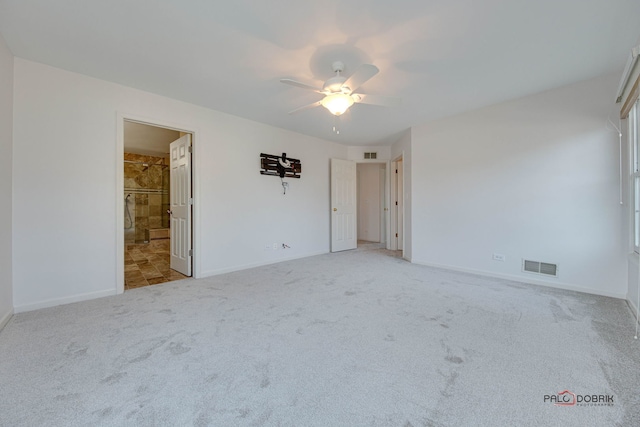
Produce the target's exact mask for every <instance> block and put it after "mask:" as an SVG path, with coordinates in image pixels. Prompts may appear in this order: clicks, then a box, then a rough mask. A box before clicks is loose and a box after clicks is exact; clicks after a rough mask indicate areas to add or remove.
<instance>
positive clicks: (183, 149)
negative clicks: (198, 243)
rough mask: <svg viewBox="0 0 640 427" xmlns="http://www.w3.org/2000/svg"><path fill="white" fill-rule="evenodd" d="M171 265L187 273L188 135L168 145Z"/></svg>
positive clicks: (189, 241)
mask: <svg viewBox="0 0 640 427" xmlns="http://www.w3.org/2000/svg"><path fill="white" fill-rule="evenodd" d="M170 156H171V159H170V162H169V165H170V167H171V175H170V178H169V181H170V182H171V187H170V193H169V200H170V204H171V206H170V214H171V268H172V269H174V270H176V271H179V272H180V273H182V274H184V275H185V276H191V255H192V254H191V204H192V203H193V200H192V199H191V135H189V134H187V135H184V136H183V137H180V138H179V139H177V140H175V141H173V142H172V143H171V145H170Z"/></svg>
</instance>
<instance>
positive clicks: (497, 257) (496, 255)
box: [493, 254, 506, 261]
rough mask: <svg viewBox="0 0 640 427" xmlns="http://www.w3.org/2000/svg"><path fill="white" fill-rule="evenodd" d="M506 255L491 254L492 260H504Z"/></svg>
mask: <svg viewBox="0 0 640 427" xmlns="http://www.w3.org/2000/svg"><path fill="white" fill-rule="evenodd" d="M505 259H506V257H505V256H504V255H502V254H493V260H494V261H504V260H505Z"/></svg>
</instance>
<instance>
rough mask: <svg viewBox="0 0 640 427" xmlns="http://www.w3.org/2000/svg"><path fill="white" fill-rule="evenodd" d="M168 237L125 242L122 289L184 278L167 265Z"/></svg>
mask: <svg viewBox="0 0 640 427" xmlns="http://www.w3.org/2000/svg"><path fill="white" fill-rule="evenodd" d="M169 243H170V240H169V239H163V240H152V241H151V242H149V243H143V244H137V243H136V244H132V243H127V244H125V252H124V289H125V291H126V290H127V289H133V288H139V287H142V286H149V285H155V284H158V283H165V282H171V281H173V280H180V279H185V278H187V276H185V275H183V274H180V273H178V272H177V271H175V270H172V269H171V267H169Z"/></svg>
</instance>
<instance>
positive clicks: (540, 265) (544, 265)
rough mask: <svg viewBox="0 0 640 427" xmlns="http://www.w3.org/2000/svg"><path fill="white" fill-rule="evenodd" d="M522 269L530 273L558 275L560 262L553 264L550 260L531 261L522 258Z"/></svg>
mask: <svg viewBox="0 0 640 427" xmlns="http://www.w3.org/2000/svg"><path fill="white" fill-rule="evenodd" d="M522 271H527V272H529V273H536V274H544V275H545V276H553V277H557V276H558V264H551V263H548V262H540V261H531V260H528V259H523V260H522Z"/></svg>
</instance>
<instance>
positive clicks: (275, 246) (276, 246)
mask: <svg viewBox="0 0 640 427" xmlns="http://www.w3.org/2000/svg"><path fill="white" fill-rule="evenodd" d="M273 250H274V251H277V250H278V244H277V243H274V244H273Z"/></svg>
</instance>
